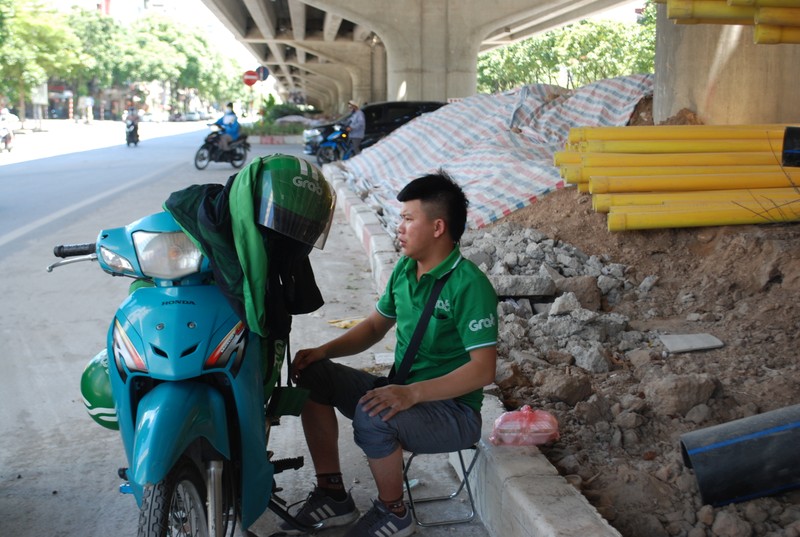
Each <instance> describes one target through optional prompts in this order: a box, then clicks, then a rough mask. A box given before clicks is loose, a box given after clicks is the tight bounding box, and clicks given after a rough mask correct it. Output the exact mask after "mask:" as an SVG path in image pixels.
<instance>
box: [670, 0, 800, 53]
mask: <svg viewBox="0 0 800 537" xmlns="http://www.w3.org/2000/svg"><path fill="white" fill-rule="evenodd" d="M656 2H658V3H661V4H666V5H667V18H669V19H672V20H673V21H674V22H675V23H677V24H738V25H750V26H754V27H755V28H754V32H753V40H754V41H755V43H756V44H778V43H800V0H656Z"/></svg>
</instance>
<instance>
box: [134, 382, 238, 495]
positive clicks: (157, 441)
mask: <svg viewBox="0 0 800 537" xmlns="http://www.w3.org/2000/svg"><path fill="white" fill-rule="evenodd" d="M200 438H205V439H206V440H208V442H209V443H210V444H211V446H212V447H213V448H214V449H215V450H217V451H218V452H219V453H220V454H222V456H223V457H224V458H230V440H229V438H228V423H227V418H226V413H225V401H224V399H223V397H222V395H221V394H220V393H219V392H218V391H217V390H215V389H213V388H212V387H210V386H207V385H205V384H200V383H198V382H164V383H162V384H159V385H158V386H156V387H155V388H154V389H153V390H152V391H151V392H149V393H148V394H147V395H145V396H144V397H143V398H142V400H141V401H140V402H139V406H138V411H137V419H136V429H135V432H134V440H133V453H132V455H133V456H132V457H131V468H129V470H128V478H129V479H130V480H131V481H132V484H133V485H134V488H137V489H138V488H140V487H144V486H147V485H153V484H156V483H158V482H159V481H161V480H162V479H164V478H165V477H166V476H167V474H168V473H169V470H170V468H172V467H173V466H174V465H175V463H176V462H177V461H178V458H179V457H180V456H181V454H183V452H184V451H185V450H186V448H188V447H189V446H190V445H191V444H192V442H194V441H195V440H197V439H200Z"/></svg>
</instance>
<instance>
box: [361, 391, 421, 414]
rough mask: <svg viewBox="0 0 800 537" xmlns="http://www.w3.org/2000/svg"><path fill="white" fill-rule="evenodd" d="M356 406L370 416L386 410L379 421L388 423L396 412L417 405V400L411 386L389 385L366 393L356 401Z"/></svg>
mask: <svg viewBox="0 0 800 537" xmlns="http://www.w3.org/2000/svg"><path fill="white" fill-rule="evenodd" d="M358 404H360V405H362V406H363V407H364V411H365V412H367V413H368V414H369V415H370V416H377V415H378V414H380V413H381V412H383V411H384V410H386V413H385V414H384V415H383V416H382V418H381V419H383V421H389V420H390V419H392V417H393V416H394V415H395V414H397V413H398V412H401V411H403V410H406V409H409V408H411V407H412V406H414V405H415V404H417V400H416V395H415V392H414V387H413V385H406V386H401V385H398V384H390V385H388V386H383V387H381V388H375V389H374V390H370V391H368V392H367V393H365V394H364V396H363V397H362V398H361V399H359V400H358Z"/></svg>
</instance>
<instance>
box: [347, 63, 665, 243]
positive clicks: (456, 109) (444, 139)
mask: <svg viewBox="0 0 800 537" xmlns="http://www.w3.org/2000/svg"><path fill="white" fill-rule="evenodd" d="M652 92H653V76H652V75H633V76H626V77H620V78H614V79H609V80H603V81H600V82H596V83H594V84H590V85H587V86H584V87H582V88H579V89H577V90H567V89H564V88H561V87H558V86H552V85H545V84H537V85H530V86H522V87H520V88H517V89H515V90H513V91H508V92H505V93H498V94H495V95H487V94H480V95H475V96H473V97H469V98H466V99H464V100H462V101H459V102H455V103H452V104H448V105H447V106H444V107H442V108H440V109H439V110H437V111H435V112H431V113H428V114H425V115H423V116H420V117H419V118H417V119H415V120H413V121H411V122H410V123H408V124H406V125H404V126H403V127H401V128H400V129H398V130H396V131H395V132H393V133H392V134H390V135H389V136H387V137H386V138H384V139H383V140H381V141H380V142H379V143H377V144H375V145H374V146H372V147H370V148H367V149H365V150H364V151H363V152H362V153H361V155H359V156H358V157H356V158H353V159H351V160H347V161H345V162H344V163H342V164H343V166H344V170H345V176H346V177H347V179H348V184H349V185H350V187H351V188H352V189H353V190H355V191H356V192H359V193H360V194H362V195H366V196H367V197H368V198H369V199H368V202H369V203H370V204H372V205H379V206H380V207H381V208H382V212H383V219H384V223H385V225H386V227H387V230H389V231H390V232H391V233H394V229H395V228H396V225H397V223H398V221H399V216H398V212H399V208H400V204H399V202H397V201H396V200H395V196H396V195H397V192H399V191H400V189H401V188H402V187H403V186H404V185H405V184H406V183H408V182H409V181H410V180H412V179H414V178H416V177H420V176H422V175H425V174H428V173H432V172H435V171H436V170H438V169H439V168H441V169H443V170H445V171H446V172H447V173H449V174H450V175H451V176H452V177H453V179H455V180H456V181H457V182H458V183H459V184H460V185H461V187H462V188H463V189H464V192H465V193H466V195H467V197H468V199H469V200H470V210H469V219H468V223H467V224H468V226H469V227H471V228H480V227H483V226H485V225H487V224H489V223H491V222H494V221H495V220H498V219H500V218H502V217H503V216H506V215H508V214H510V213H511V212H513V211H516V210H518V209H521V208H523V207H526V206H528V205H530V204H531V203H533V202H534V201H536V200H537V199H538V198H540V197H542V196H544V195H545V194H547V193H548V192H551V191H553V190H554V189H557V188H561V187H563V186H564V182H563V180H562V179H561V177H560V175H559V170H558V168H557V167H556V166H554V165H553V154H554V153H555V152H556V151H560V150H562V149H563V148H564V143H565V142H566V140H567V135H568V134H569V130H570V129H571V128H572V127H593V126H620V125H625V124H626V123H627V122H628V120H629V118H630V116H631V113H632V112H633V109H634V107H635V106H636V104H637V103H638V102H639V101H640V100H641V99H642V97H644V96H646V95H650V94H652Z"/></svg>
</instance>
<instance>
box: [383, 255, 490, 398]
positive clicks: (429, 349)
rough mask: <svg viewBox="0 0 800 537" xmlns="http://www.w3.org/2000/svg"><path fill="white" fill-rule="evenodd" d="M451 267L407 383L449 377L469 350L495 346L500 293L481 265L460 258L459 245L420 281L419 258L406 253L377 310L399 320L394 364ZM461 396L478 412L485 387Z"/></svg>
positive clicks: (463, 360)
mask: <svg viewBox="0 0 800 537" xmlns="http://www.w3.org/2000/svg"><path fill="white" fill-rule="evenodd" d="M450 271H453V273H452V275H451V276H450V278H449V279H448V280H447V283H446V284H445V286H444V288H442V292H441V294H440V295H439V298H438V300H437V301H436V307H435V308H434V310H433V315H432V317H431V320H430V323H429V324H428V327H427V329H426V330H425V335H424V336H423V338H422V342H421V343H420V346H419V351H418V352H417V356H416V359H415V360H414V363H413V365H412V366H411V371H410V373H409V375H408V380H407V383H409V384H410V383H413V382H419V381H422V380H428V379H432V378H437V377H441V376H443V375H446V374H447V373H449V372H451V371H453V370H454V369H457V368H459V367H461V366H462V365H464V364H465V363H467V362H468V361H469V352H470V351H471V350H474V349H478V348H481V347H490V346H494V345H497V321H498V319H497V293H495V290H494V288H493V287H492V284H491V283H490V282H489V279H488V278H487V277H486V275H485V274H484V273H483V272H482V271H481V269H479V268H478V267H477V266H476V265H475V263H473V262H472V261H470V260H468V259H465V258H463V257H462V256H461V251H460V250H459V248H458V247H455V248H454V249H453V251H452V252H451V253H450V255H449V256H447V258H446V259H445V260H444V261H442V262H441V263H440V264H439V265H438V266H437V267H436V268H434V269H433V270H431V271H430V272H426V273H425V274H423V275H422V277H421V278H420V279H419V281H417V276H416V274H417V262H416V261H415V260H413V259H411V258H409V257H402V258H400V260H399V261H398V262H397V265H396V266H395V268H394V270H393V271H392V275H391V276H390V277H389V282H388V283H387V284H386V290H385V292H384V293H383V296H381V298H380V299H379V300H378V303H377V305H376V308H377V310H378V313H380V314H381V315H383V316H384V317H388V318H390V319H396V320H397V330H396V331H397V344H396V347H395V351H394V362H395V367H396V368H398V369H399V368H400V363H401V362H402V360H403V356H404V354H405V352H406V348H407V347H408V344H409V342H410V341H411V336H412V335H413V334H414V329H415V328H416V326H417V321H418V320H419V318H420V315H422V310H423V309H425V304H426V303H427V301H428V297H429V296H430V294H431V290H432V289H433V284H434V282H435V280H437V279H439V278H441V277H442V276H444V275H445V274H447V273H448V272H450ZM458 399H459V400H460V401H462V402H464V403H466V404H468V405H469V406H471V407H472V408H474V409H475V410H478V411H479V410H480V408H481V402H482V401H483V390H482V389H478V390H475V391H473V392H470V393H468V394H465V395H463V396H461V397H459V398H458Z"/></svg>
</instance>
